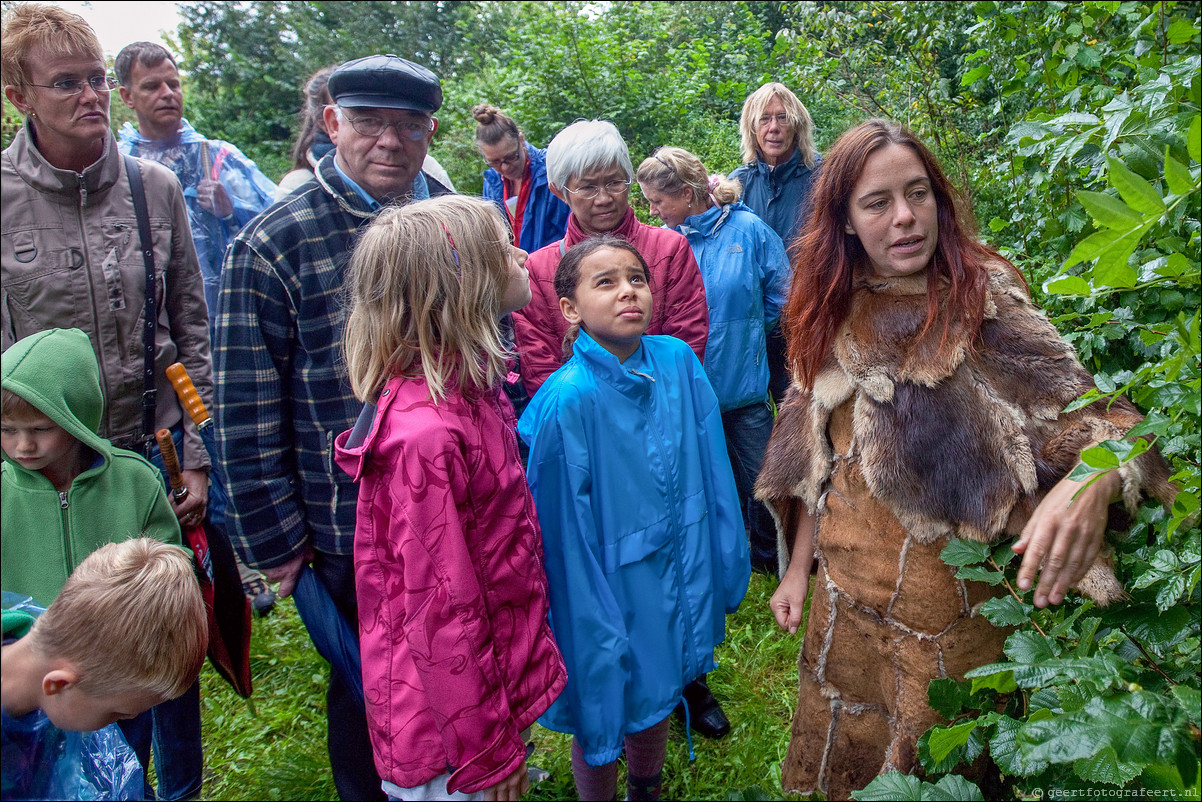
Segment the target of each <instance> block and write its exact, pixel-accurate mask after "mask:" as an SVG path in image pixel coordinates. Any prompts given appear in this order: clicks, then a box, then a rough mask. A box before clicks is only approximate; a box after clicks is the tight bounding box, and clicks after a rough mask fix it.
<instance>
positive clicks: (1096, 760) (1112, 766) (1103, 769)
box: [1073, 746, 1143, 785]
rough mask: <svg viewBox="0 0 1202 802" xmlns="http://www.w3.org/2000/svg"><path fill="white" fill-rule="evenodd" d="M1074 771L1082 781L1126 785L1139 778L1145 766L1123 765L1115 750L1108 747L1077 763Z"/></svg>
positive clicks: (1135, 764)
mask: <svg viewBox="0 0 1202 802" xmlns="http://www.w3.org/2000/svg"><path fill="white" fill-rule="evenodd" d="M1073 771H1074V772H1075V773H1076V775H1077V776H1078V777H1080V778H1081V779H1082V780H1088V781H1089V782H1095V783H1104V784H1106V785H1126V784H1127V783H1129V782H1130V781H1131V780H1133V779H1135V778H1136V777H1138V776H1139V774H1140V772H1141V771H1143V766H1141V765H1140V764H1138V763H1123V762H1122V761H1120V760H1119V758H1118V755H1116V754H1115V753H1114V748H1113V747H1110V746H1107V747H1104V748H1103V749H1101V750H1100V751H1099V752H1098V753H1097V754H1096V755H1094V756H1093V757H1087V758H1082V759H1081V760H1078V761H1075V762H1074V763H1073Z"/></svg>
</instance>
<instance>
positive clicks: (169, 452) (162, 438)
mask: <svg viewBox="0 0 1202 802" xmlns="http://www.w3.org/2000/svg"><path fill="white" fill-rule="evenodd" d="M154 439H155V440H157V441H158V443H159V453H160V454H162V455H163V467H165V468H166V469H167V481H168V482H170V483H171V497H172V498H173V499H175V503H176V504H179V503H181V502H183V500H184V499H186V498H187V497H188V488H187V486H186V485H185V484H184V474H183V471H181V470H180V467H179V455H178V454H176V453H175V442H174V441H173V440H172V439H171V431H170V430H169V429H159V430H158V431H157V432H155V433H154Z"/></svg>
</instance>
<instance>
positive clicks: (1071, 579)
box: [1014, 471, 1122, 607]
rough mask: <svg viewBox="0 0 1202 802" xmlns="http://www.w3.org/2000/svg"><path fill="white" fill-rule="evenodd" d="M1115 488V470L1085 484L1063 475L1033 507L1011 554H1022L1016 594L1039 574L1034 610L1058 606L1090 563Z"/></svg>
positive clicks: (1119, 484)
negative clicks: (1053, 605) (1032, 511)
mask: <svg viewBox="0 0 1202 802" xmlns="http://www.w3.org/2000/svg"><path fill="white" fill-rule="evenodd" d="M1121 489H1122V479H1121V478H1120V477H1119V475H1118V472H1117V471H1111V472H1110V473H1108V474H1106V475H1104V476H1101V477H1099V478H1098V479H1097V480H1096V481H1095V482H1094V483H1093V484H1091V485H1089V486H1086V485H1085V483H1084V482H1077V481H1074V480H1072V479H1069V478H1068V477H1065V478H1064V479H1061V480H1060V481H1059V482H1058V483H1057V484H1056V486H1055V487H1053V488H1052V489H1051V490H1050V491H1049V492H1048V494H1047V495H1046V496H1044V499H1043V501H1041V502H1040V503H1039V506H1038V507H1036V508H1035V512H1034V513H1032V515H1031V519H1030V520H1029V521H1027V525H1026V526H1025V527H1023V532H1022V535H1021V536H1020V537H1019V539H1018V542H1017V543H1015V544H1014V551H1015V552H1017V553H1018V554H1021V555H1023V561H1022V564H1021V565H1020V566H1019V569H1018V587H1019V590H1029V589H1030V588H1031V586H1032V584H1033V583H1034V580H1035V575H1036V573H1038V574H1039V584H1038V585H1036V586H1035V598H1034V602H1035V606H1036V607H1047V606H1048V605H1049V604H1060V602H1062V601H1064V594H1065V593H1066V592H1067V591H1068V589H1069V588H1070V587H1072V586H1073V585H1074V584H1076V583H1077V581H1078V580H1080V579H1081V577H1082V576H1084V575H1085V572H1086V571H1087V570H1089V567H1090V566H1091V565H1093V562H1094V560H1095V559H1097V557H1098V552H1100V551H1101V549H1102V536H1103V535H1104V534H1105V532H1106V516H1107V513H1106V509H1107V507H1109V506H1110V503H1111V502H1112V501H1113V500H1114V499H1115V498H1116V497H1117V496H1118V494H1119V492H1120V490H1121ZM1074 496H1076V498H1074Z"/></svg>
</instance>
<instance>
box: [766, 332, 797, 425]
mask: <svg viewBox="0 0 1202 802" xmlns="http://www.w3.org/2000/svg"><path fill="white" fill-rule="evenodd" d="M780 329H781V327H780V326H777V327H776V328H775V329H773V330H772V331H770V332H768V342H767V346H768V394H769V395H771V396H772V402H773V403H774V404H776V408H777V409H780V405H781V404H783V403H784V401H785V390H787V389H789V382H790V381H791V379H790V378H789V367H788V365H787V364H786V360H785V336H784V334H782V333H781V330H780Z"/></svg>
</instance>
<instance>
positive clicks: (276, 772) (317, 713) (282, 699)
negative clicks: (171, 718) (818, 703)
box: [201, 574, 801, 800]
mask: <svg viewBox="0 0 1202 802" xmlns="http://www.w3.org/2000/svg"><path fill="white" fill-rule="evenodd" d="M775 587H776V581H775V580H774V579H771V578H767V577H764V576H762V575H760V574H754V575H752V579H751V588H750V589H749V590H748V592H747V598H746V600H745V601H744V602H743V605H742V607H741V608H740V609H739V611H738V612H737V613H736V614H734V615H732V616H729V617H728V618H727V636H726V642H725V643H724V644H723V645H722V646H721V647H720V649H719V650H718V653H717V660H718V668H717V669H715V670H714V671H713V672H711V673H710V675H709V683H710V687H711V688H712V689H713V691H714V694H715V695H716V696H717V697H718V699H720V700H721V702H722V706H723V708H724V709H725V710H726V714H727V716H728V717H729V718H730V721H731V733H730V734H729V735H727V736H726V737H725V738H723V739H722V740H720V741H710V740H707V739H705V738H701V737H699V736H697V735H696V734H694V737H693V748H694V752H695V754H696V759H695V760H694V761H691V762H690V760H689V754H688V751H689V750H688V745H687V743H686V740H685V735H684V728H683V726H681V725H680V724H679V723H678V722H676V721H675V720H674V721H673V723H672V730H671V734H670V736H669V742H668V758H667V762H666V764H665V766H664V792H663V797H664V798H665V799H718V800H725V799H781V798H785V797H783V796H782V794H781V791H780V764H781V760H782V759H783V758H784V754H785V748H786V747H787V746H788V742H789V723H790V719H791V715H792V711H793V707H794V705H795V703H796V696H797V665H796V664H797V652H798V649H799V647H800V645H801V636H800V634H798V635H796V636H789V635H787V634H782V633H781V632H780V631H779V630H778V629H777V627H776V624H775V623H774V622H773V620H772V616H771V614H770V613H769V612H768V599H769V597H770V596H771V595H772V591H773V590H774V589H775ZM329 670H330V669H329V666H328V665H327V664H326V663H325V661H324V660H322V659H321V657H320V656H319V655H318V654H317V652H316V651H314V649H313V647H312V646H311V644H310V643H309V638H308V635H307V634H306V633H305V629H304V626H303V625H302V624H301V622H300V618H299V617H298V616H297V614H296V608H295V607H294V606H293V605H292V603H291V602H289V601H284V602H281V603H280V604H277V606H276V610H275V612H274V613H272V615H270V616H269V617H267V618H264V619H259V620H257V621H256V622H255V632H254V635H253V638H252V641H251V671H252V673H253V675H254V684H255V692H254V697H253V712H252V706H251V705H248V704H247V702H246V701H244V700H242V699H239V698H238V697H237V696H235V695H234V693H233V691H232V690H231V689H230V688H229V686H228V685H226V684H225V682H224V681H223V680H221V679H220V678H219V677H218V676H217V675H216V674H215V673H214V672H213V671H212V669H211V668H209V667H208V666H206V667H205V670H204V673H203V675H202V678H201V693H202V703H201V705H202V715H203V721H204V743H205V756H206V769H205V772H206V778H205V788H204V798H205V799H230V800H243V799H247V800H250V799H255V800H257V799H265V800H273V799H297V800H316V799H336V798H337V794H336V792H335V790H334V784H333V780H332V779H331V777H330V764H329V758H328V756H327V751H326V727H325V692H324V690H325V687H326V684H327V681H328V677H329ZM533 737H534V740H535V743H536V744H537V748H536V750H535V753H534V756H533V757H532V758H531V763H532V764H533V765H536V766H538V767H540V768H542V769H544V770H546V771H548V772H550V777H548V778H547V779H545V780H543V781H542V782H541V783H540V784H539V785H538V786H537V787H536V788H534V789H532V790H531V791H530V793H529V794H528V795H527V797H526V798H527V799H535V800H550V799H575V798H576V788H575V786H574V785H573V783H572V769H571V762H570V741H571V739H570V737H569V736H567V735H562V734H560V733H556V732H551V731H549V730H545V729H542V728H541V727H537V726H536V727H535V728H534V736H533ZM623 777H624V773H623Z"/></svg>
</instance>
